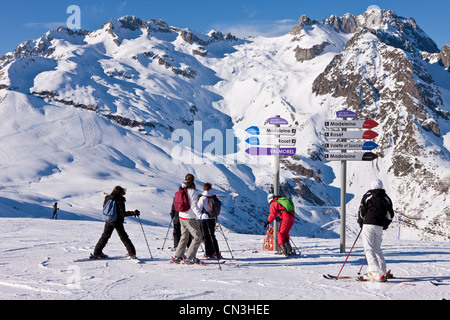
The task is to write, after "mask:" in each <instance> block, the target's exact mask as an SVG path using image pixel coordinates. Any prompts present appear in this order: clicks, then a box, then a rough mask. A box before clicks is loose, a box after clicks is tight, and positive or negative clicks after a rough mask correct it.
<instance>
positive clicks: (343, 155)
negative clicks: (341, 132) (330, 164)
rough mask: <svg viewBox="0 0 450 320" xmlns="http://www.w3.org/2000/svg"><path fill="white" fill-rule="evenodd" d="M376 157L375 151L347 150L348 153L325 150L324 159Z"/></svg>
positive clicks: (348, 159)
mask: <svg viewBox="0 0 450 320" xmlns="http://www.w3.org/2000/svg"><path fill="white" fill-rule="evenodd" d="M376 158H378V156H377V155H376V154H375V153H372V152H366V153H361V152H349V153H337V152H325V160H327V161H372V160H375V159H376Z"/></svg>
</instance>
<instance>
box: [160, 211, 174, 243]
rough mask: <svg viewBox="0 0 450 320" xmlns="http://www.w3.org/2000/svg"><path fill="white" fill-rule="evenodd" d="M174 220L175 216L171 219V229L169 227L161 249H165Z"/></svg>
mask: <svg viewBox="0 0 450 320" xmlns="http://www.w3.org/2000/svg"><path fill="white" fill-rule="evenodd" d="M172 222H173V218H172V220H170V224H169V229H167V233H166V237H165V238H164V243H163V245H162V248H161V250H164V246H165V245H166V240H167V236H168V235H169V231H170V227H172Z"/></svg>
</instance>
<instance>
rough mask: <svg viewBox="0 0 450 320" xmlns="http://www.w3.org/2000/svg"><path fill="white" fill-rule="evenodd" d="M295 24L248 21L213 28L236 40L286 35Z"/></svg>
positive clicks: (284, 21)
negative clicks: (234, 37) (226, 33)
mask: <svg viewBox="0 0 450 320" xmlns="http://www.w3.org/2000/svg"><path fill="white" fill-rule="evenodd" d="M296 24H297V21H296V20H293V19H284V20H275V21H272V20H270V21H269V20H249V21H241V22H236V23H228V22H221V23H217V24H215V25H214V28H215V29H217V30H219V31H221V32H230V33H231V34H233V35H234V36H236V37H238V38H241V39H243V38H248V37H250V36H252V37H259V36H263V37H279V36H283V35H285V34H287V33H288V32H289V31H291V30H292V28H293V27H294V26H295V25H296Z"/></svg>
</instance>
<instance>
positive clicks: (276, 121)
mask: <svg viewBox="0 0 450 320" xmlns="http://www.w3.org/2000/svg"><path fill="white" fill-rule="evenodd" d="M268 121H269V124H271V125H284V126H287V125H288V124H289V122H288V121H287V120H286V119H283V118H279V117H275V118H270V119H269V120H268Z"/></svg>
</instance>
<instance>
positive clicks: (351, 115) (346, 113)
mask: <svg viewBox="0 0 450 320" xmlns="http://www.w3.org/2000/svg"><path fill="white" fill-rule="evenodd" d="M336 116H337V117H338V118H350V119H356V118H358V115H357V114H356V113H354V112H353V111H349V110H341V111H338V112H336Z"/></svg>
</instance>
